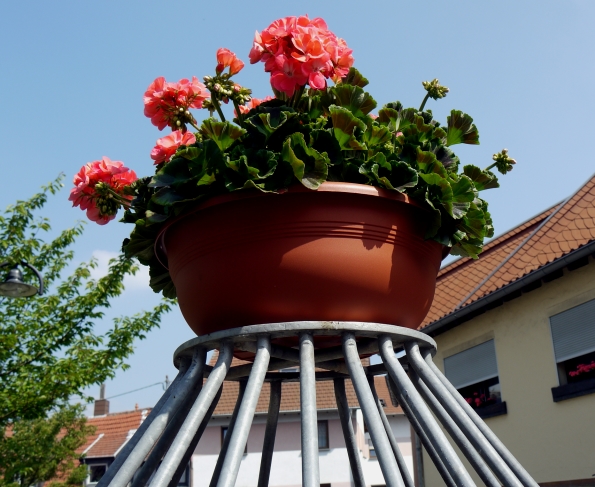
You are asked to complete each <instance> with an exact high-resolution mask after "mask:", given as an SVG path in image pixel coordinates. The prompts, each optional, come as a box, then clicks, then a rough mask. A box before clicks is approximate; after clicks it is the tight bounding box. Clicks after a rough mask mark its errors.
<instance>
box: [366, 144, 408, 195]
mask: <svg viewBox="0 0 595 487" xmlns="http://www.w3.org/2000/svg"><path fill="white" fill-rule="evenodd" d="M359 172H360V174H363V175H365V176H367V177H368V178H369V179H370V181H372V182H373V183H376V184H377V185H378V186H381V187H384V188H387V189H392V190H394V191H400V192H402V191H404V190H405V189H406V188H412V187H414V186H416V185H417V182H418V176H417V171H416V170H415V169H413V168H412V167H410V166H409V164H407V163H405V162H403V161H387V159H386V157H385V156H384V154H382V153H381V152H379V153H377V154H376V155H375V156H374V157H373V158H372V159H370V160H368V161H367V162H366V163H364V164H362V165H361V166H360V169H359Z"/></svg>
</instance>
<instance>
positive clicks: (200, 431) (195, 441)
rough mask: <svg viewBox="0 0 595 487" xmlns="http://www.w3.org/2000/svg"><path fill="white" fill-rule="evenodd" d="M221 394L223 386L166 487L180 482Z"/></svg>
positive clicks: (174, 486)
mask: <svg viewBox="0 0 595 487" xmlns="http://www.w3.org/2000/svg"><path fill="white" fill-rule="evenodd" d="M222 393H223V386H221V387H220V388H219V391H218V392H217V395H216V396H215V399H213V402H212V403H211V405H210V406H209V410H208V411H207V414H205V417H204V419H203V420H202V422H201V423H200V426H199V428H198V431H197V432H196V434H195V435H194V438H192V441H191V442H190V445H188V449H187V450H186V453H184V456H183V457H182V460H181V461H180V464H179V465H178V468H177V469H176V471H175V472H174V474H173V475H172V479H171V480H170V482H169V485H168V486H167V487H177V485H178V483H179V482H180V479H181V478H182V475H183V474H184V470H186V467H187V466H188V464H189V462H190V459H191V458H192V455H193V454H194V450H195V449H196V445H198V442H199V441H200V439H201V438H202V435H203V433H204V432H205V430H206V429H207V426H208V424H209V421H210V420H211V417H212V416H213V413H214V412H215V408H216V407H217V404H218V403H219V399H221V394H222Z"/></svg>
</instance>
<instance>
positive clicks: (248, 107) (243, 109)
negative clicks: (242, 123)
mask: <svg viewBox="0 0 595 487" xmlns="http://www.w3.org/2000/svg"><path fill="white" fill-rule="evenodd" d="M272 99H273V97H272V96H265V97H264V98H252V99H251V100H250V101H249V102H248V103H246V104H245V105H241V106H240V113H241V114H242V115H245V114H246V113H248V112H249V111H250V110H252V109H253V108H256V107H257V106H258V105H260V104H261V103H264V102H265V101H269V100H272ZM234 114H235V116H236V117H237V116H238V114H237V113H236V112H235V110H234Z"/></svg>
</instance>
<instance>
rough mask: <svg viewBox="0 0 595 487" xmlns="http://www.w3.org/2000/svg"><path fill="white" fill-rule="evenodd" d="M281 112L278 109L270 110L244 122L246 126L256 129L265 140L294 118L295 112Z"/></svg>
mask: <svg viewBox="0 0 595 487" xmlns="http://www.w3.org/2000/svg"><path fill="white" fill-rule="evenodd" d="M288 110H289V109H286V110H281V109H279V108H272V109H270V110H269V111H267V112H265V113H256V114H254V115H253V116H251V117H250V118H248V119H247V120H246V123H247V124H250V125H252V126H253V127H254V128H256V129H257V130H258V131H259V132H260V133H261V134H262V135H264V136H265V138H266V139H267V140H268V138H269V137H270V136H271V135H273V133H274V132H275V131H276V130H277V129H278V128H280V127H281V126H282V125H283V124H285V123H286V122H287V120H289V119H290V118H293V117H295V116H296V115H297V114H296V113H295V112H291V111H288Z"/></svg>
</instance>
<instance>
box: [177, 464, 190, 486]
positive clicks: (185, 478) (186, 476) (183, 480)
mask: <svg viewBox="0 0 595 487" xmlns="http://www.w3.org/2000/svg"><path fill="white" fill-rule="evenodd" d="M178 485H179V486H180V487H187V486H189V485H190V464H188V465H187V466H186V468H185V469H184V473H183V474H182V476H181V477H180V480H179V482H178Z"/></svg>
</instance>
